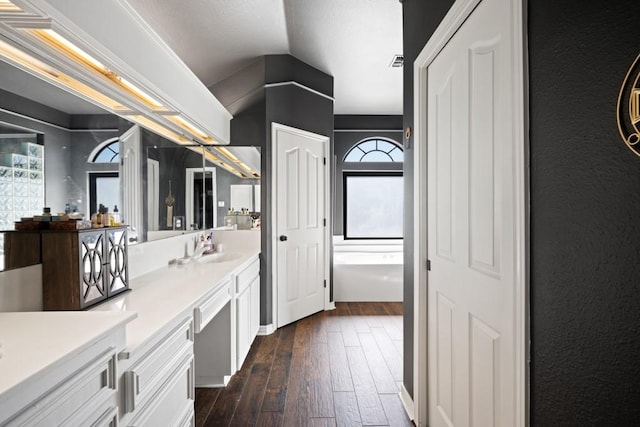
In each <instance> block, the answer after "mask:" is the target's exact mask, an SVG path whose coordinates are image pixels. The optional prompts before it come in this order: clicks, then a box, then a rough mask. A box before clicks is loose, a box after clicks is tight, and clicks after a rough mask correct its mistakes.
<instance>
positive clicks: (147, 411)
mask: <svg viewBox="0 0 640 427" xmlns="http://www.w3.org/2000/svg"><path fill="white" fill-rule="evenodd" d="M194 400H195V388H194V368H193V353H192V352H190V351H186V350H185V351H183V352H181V353H180V356H179V358H178V363H176V364H174V366H173V367H172V369H171V372H170V373H169V375H168V376H167V377H166V378H165V379H164V381H163V382H162V384H161V387H159V388H158V389H157V391H156V392H155V393H154V394H153V396H152V398H151V399H149V400H148V401H147V402H145V403H144V404H143V405H142V406H140V408H138V409H137V410H136V412H135V414H134V415H133V418H132V420H131V421H130V422H127V423H126V425H133V426H138V427H143V426H150V427H156V426H182V425H184V424H185V422H186V420H192V419H193V416H194Z"/></svg>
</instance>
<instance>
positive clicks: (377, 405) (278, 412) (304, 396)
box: [195, 303, 413, 427]
mask: <svg viewBox="0 0 640 427" xmlns="http://www.w3.org/2000/svg"><path fill="white" fill-rule="evenodd" d="M336 306H337V307H336V310H332V311H325V312H320V313H318V314H315V315H313V316H310V317H307V318H305V319H302V320H300V321H298V322H296V323H293V324H291V325H288V326H285V327H283V328H280V329H278V330H277V331H276V332H275V333H273V334H271V335H268V336H259V337H257V338H256V340H255V342H254V344H253V346H252V347H251V351H250V352H249V355H248V356H247V359H246V361H245V363H244V365H243V366H242V369H241V370H240V371H239V372H238V373H236V374H235V375H234V376H233V377H232V379H231V381H230V382H229V384H228V385H227V387H225V388H221V389H205V388H202V389H197V390H196V404H195V409H196V426H198V427H199V426H254V425H259V426H286V427H288V426H295V427H298V426H358V425H375V426H412V425H413V424H412V423H411V421H409V419H408V417H407V416H406V414H405V412H404V409H403V407H402V403H401V402H400V398H399V396H398V391H399V387H400V384H401V381H402V304H401V303H337V304H336Z"/></svg>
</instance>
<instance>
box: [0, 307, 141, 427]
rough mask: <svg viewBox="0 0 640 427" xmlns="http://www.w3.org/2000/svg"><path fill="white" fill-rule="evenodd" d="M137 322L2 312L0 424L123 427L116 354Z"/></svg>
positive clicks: (118, 317)
mask: <svg viewBox="0 0 640 427" xmlns="http://www.w3.org/2000/svg"><path fill="white" fill-rule="evenodd" d="M134 318H135V314H134V313H129V314H112V313H106V314H105V313H90V314H87V313H69V312H56V313H0V337H1V339H0V343H1V344H2V346H1V347H0V350H1V351H2V352H3V354H2V357H0V373H2V375H1V376H0V425H2V426H5V425H6V426H53V425H64V426H114V427H115V426H117V425H118V393H119V385H118V377H117V375H118V353H119V352H120V351H121V350H122V349H123V348H124V347H125V323H127V322H129V321H131V320H133V319H134ZM52 361H55V362H52Z"/></svg>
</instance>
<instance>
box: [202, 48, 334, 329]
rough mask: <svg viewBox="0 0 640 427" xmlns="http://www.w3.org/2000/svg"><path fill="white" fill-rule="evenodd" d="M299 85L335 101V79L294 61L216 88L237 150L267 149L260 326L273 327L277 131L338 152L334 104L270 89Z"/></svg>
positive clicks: (268, 65)
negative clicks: (308, 135)
mask: <svg viewBox="0 0 640 427" xmlns="http://www.w3.org/2000/svg"><path fill="white" fill-rule="evenodd" d="M292 81H295V82H298V83H300V84H303V85H305V86H307V87H309V88H311V89H313V90H315V91H318V92H321V93H323V94H324V95H326V96H329V97H331V96H333V77H331V76H329V75H327V74H325V73H323V72H321V71H319V70H317V69H315V68H313V67H311V66H309V65H308V64H305V63H304V62H302V61H300V60H298V59H296V58H294V57H292V56H291V55H267V56H264V57H261V58H256V60H255V61H254V62H252V63H251V64H250V65H249V66H247V67H246V68H244V69H243V70H240V71H239V72H238V73H235V74H234V75H233V76H232V77H230V78H228V79H226V80H224V81H222V82H220V83H217V84H216V85H214V86H212V87H210V90H211V91H212V92H213V93H214V94H215V95H216V96H217V97H218V99H220V100H221V102H222V103H223V105H224V106H225V107H226V108H228V109H230V111H233V114H234V118H233V120H232V121H231V145H245V146H248V145H250V146H256V147H260V148H261V186H262V194H261V201H260V204H261V210H262V212H261V221H262V229H261V239H262V248H261V260H260V262H261V264H260V268H261V272H262V274H261V275H260V281H261V282H260V307H261V308H260V324H262V325H266V324H269V323H271V322H272V319H273V313H272V306H273V305H272V304H273V302H272V292H271V287H272V280H271V276H272V268H271V262H272V253H271V238H272V230H271V226H270V221H271V217H270V211H271V209H272V204H271V196H270V195H271V191H272V188H271V179H272V171H271V162H272V153H271V125H272V123H274V122H275V123H280V124H284V125H288V126H292V127H296V128H299V129H304V130H307V131H310V132H315V133H318V134H321V135H326V136H328V137H329V138H330V139H331V144H330V146H331V148H330V149H331V152H330V153H329V159H330V158H332V152H333V101H332V100H330V99H327V98H325V97H323V96H320V95H318V94H315V93H312V92H310V91H308V90H305V89H302V88H300V87H297V86H293V85H285V86H278V87H267V86H268V85H269V84H273V83H287V82H292Z"/></svg>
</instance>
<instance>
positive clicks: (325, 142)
mask: <svg viewBox="0 0 640 427" xmlns="http://www.w3.org/2000/svg"><path fill="white" fill-rule="evenodd" d="M278 131H285V132H288V133H292V134H295V135H300V136H303V137H307V138H311V139H315V140H316V141H318V142H320V143H322V153H323V156H324V158H325V159H326V158H328V157H329V142H330V140H331V139H330V138H329V137H328V136H325V135H320V134H317V133H313V132H309V131H305V130H302V129H298V128H294V127H291V126H287V125H283V124H280V123H276V122H271V147H272V155H271V171H272V173H271V190H272V191H271V194H275V193H276V189H277V174H276V167H277V165H276V163H277V158H278V156H277V149H278V147H277V134H278ZM323 167H324V172H325V173H324V218H325V219H326V227H324V229H325V230H324V279H325V280H326V284H327V286H326V287H325V288H324V309H325V310H332V309H334V308H335V305H334V303H333V302H332V301H330V300H329V297H330V295H331V294H330V292H329V290H330V289H331V275H330V267H331V265H330V259H331V258H330V250H331V247H330V243H331V230H332V229H333V228H332V225H331V215H330V212H331V194H330V191H329V190H330V188H331V181H330V180H331V176H330V173H329V165H328V164H324V165H323ZM274 200H275V199H274ZM277 207H278V206H277V203H275V202H274V203H272V204H271V221H270V222H271V224H270V226H271V230H273V232H272V233H271V251H272V252H271V253H272V256H271V303H272V308H271V309H272V313H273V316H272V323H273V325H274V326H275V328H276V329H277V328H278V327H279V326H278V252H277V249H278V248H277V244H278V236H277V232H276V226H277V221H276V218H277Z"/></svg>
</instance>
